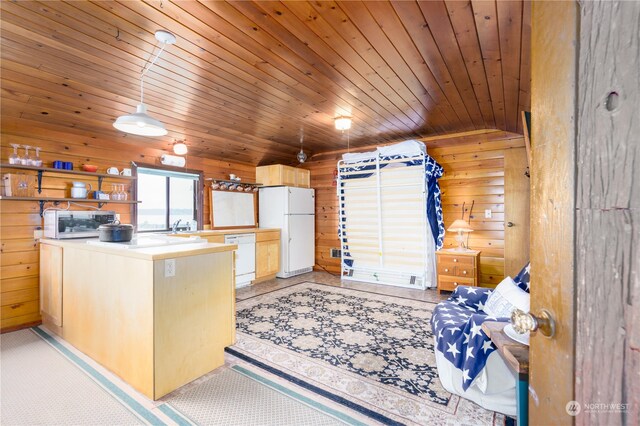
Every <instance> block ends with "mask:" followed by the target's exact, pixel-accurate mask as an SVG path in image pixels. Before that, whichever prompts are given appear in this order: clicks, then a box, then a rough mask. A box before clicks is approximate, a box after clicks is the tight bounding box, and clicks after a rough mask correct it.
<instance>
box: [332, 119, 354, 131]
mask: <svg viewBox="0 0 640 426" xmlns="http://www.w3.org/2000/svg"><path fill="white" fill-rule="evenodd" d="M335 125H336V129H337V130H342V131H345V130H349V129H350V128H351V117H344V116H340V117H336V118H335Z"/></svg>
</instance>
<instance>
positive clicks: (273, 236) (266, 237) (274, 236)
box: [256, 231, 280, 242]
mask: <svg viewBox="0 0 640 426" xmlns="http://www.w3.org/2000/svg"><path fill="white" fill-rule="evenodd" d="M279 239H280V232H278V231H269V232H256V242H260V241H273V240H279Z"/></svg>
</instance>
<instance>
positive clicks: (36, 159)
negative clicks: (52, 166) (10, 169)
mask: <svg viewBox="0 0 640 426" xmlns="http://www.w3.org/2000/svg"><path fill="white" fill-rule="evenodd" d="M41 149H42V148H40V147H39V146H37V147H36V156H35V157H33V165H34V166H36V167H42V158H40V150H41Z"/></svg>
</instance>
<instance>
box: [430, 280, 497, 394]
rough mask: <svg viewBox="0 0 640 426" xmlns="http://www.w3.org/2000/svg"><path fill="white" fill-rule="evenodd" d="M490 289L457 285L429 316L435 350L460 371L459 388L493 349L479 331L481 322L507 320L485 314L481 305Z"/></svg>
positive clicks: (468, 380) (471, 380)
mask: <svg viewBox="0 0 640 426" xmlns="http://www.w3.org/2000/svg"><path fill="white" fill-rule="evenodd" d="M490 294H491V290H490V289H488V288H481V287H468V286H459V287H457V288H456V289H455V291H454V292H453V294H452V295H451V297H450V298H449V299H448V300H445V301H443V302H440V303H438V306H436V308H435V310H434V311H433V316H432V317H431V329H432V331H433V335H434V336H437V338H436V342H437V345H436V350H438V351H440V352H441V353H442V354H443V355H444V357H445V358H446V359H447V360H448V361H450V362H451V363H452V364H453V365H454V366H455V367H456V368H457V369H458V370H460V372H461V373H462V388H463V389H464V390H467V389H468V388H469V386H471V384H472V383H473V381H474V379H475V378H476V377H477V376H478V374H480V372H481V371H482V369H483V368H484V367H485V365H486V363H487V358H488V357H489V355H491V353H492V352H493V351H495V350H496V348H495V346H494V345H493V343H491V340H490V339H489V338H488V337H487V335H486V334H485V333H484V331H482V323H483V322H485V321H487V320H489V321H501V322H508V321H509V319H508V318H495V317H490V316H488V315H487V314H486V313H485V312H484V311H483V310H482V308H483V307H484V304H485V302H486V301H487V298H488V297H489V295H490Z"/></svg>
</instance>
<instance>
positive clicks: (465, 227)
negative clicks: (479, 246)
mask: <svg viewBox="0 0 640 426" xmlns="http://www.w3.org/2000/svg"><path fill="white" fill-rule="evenodd" d="M447 231H449V232H457V233H458V235H456V241H457V242H458V247H456V248H455V249H453V251H471V250H469V249H468V248H466V247H465V246H464V235H463V234H462V233H463V232H465V233H466V232H472V231H473V229H472V228H471V226H469V224H468V223H467V222H465V221H464V220H462V219H458V220H456V221H454V222H453V223H452V224H451V226H449V228H448V229H447Z"/></svg>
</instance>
